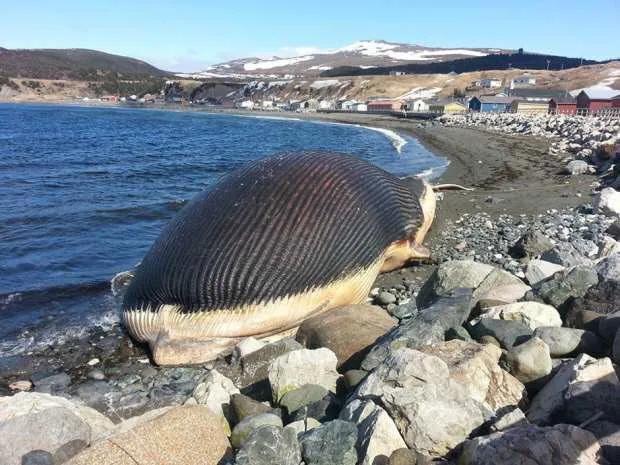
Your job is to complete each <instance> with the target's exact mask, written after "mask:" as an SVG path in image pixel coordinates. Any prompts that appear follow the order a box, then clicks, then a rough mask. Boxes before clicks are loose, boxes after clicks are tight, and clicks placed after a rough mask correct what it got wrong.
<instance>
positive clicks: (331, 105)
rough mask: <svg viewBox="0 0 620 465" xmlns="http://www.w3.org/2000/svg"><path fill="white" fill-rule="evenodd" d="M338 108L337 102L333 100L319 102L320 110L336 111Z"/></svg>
mask: <svg viewBox="0 0 620 465" xmlns="http://www.w3.org/2000/svg"><path fill="white" fill-rule="evenodd" d="M335 108H336V102H334V101H333V100H321V101H320V102H319V110H334V109H335Z"/></svg>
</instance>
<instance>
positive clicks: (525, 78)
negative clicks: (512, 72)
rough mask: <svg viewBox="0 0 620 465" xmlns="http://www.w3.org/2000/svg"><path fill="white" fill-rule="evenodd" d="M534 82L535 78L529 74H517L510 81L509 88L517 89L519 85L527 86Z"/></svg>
mask: <svg viewBox="0 0 620 465" xmlns="http://www.w3.org/2000/svg"><path fill="white" fill-rule="evenodd" d="M535 84H536V78H535V77H534V76H532V75H530V74H523V75H521V76H517V77H515V78H513V79H512V80H511V81H510V88H511V89H518V88H519V87H529V86H533V85H535Z"/></svg>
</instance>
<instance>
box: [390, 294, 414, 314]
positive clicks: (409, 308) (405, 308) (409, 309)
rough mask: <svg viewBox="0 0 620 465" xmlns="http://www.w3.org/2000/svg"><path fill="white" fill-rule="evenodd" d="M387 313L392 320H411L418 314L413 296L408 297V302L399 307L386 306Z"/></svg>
mask: <svg viewBox="0 0 620 465" xmlns="http://www.w3.org/2000/svg"><path fill="white" fill-rule="evenodd" d="M387 311H388V313H389V314H390V315H392V316H393V317H394V318H397V319H399V320H404V319H405V318H411V317H412V316H415V315H416V314H417V313H418V306H417V303H416V301H415V298H414V297H413V296H411V297H410V300H409V302H407V303H401V304H400V305H388V307H387Z"/></svg>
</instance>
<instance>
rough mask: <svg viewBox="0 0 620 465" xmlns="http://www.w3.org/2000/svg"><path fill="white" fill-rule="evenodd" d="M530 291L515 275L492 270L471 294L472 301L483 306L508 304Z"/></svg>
mask: <svg viewBox="0 0 620 465" xmlns="http://www.w3.org/2000/svg"><path fill="white" fill-rule="evenodd" d="M529 290H531V288H530V286H528V285H527V284H525V283H524V282H523V281H521V280H520V279H519V278H517V277H516V276H515V275H513V274H511V273H508V272H507V271H504V270H500V269H499V268H493V270H492V271H491V272H490V273H489V274H488V275H487V276H486V277H485V278H484V280H483V281H482V282H481V283H480V285H479V286H478V287H477V288H476V290H475V291H474V294H473V299H474V301H476V302H479V303H481V304H483V305H485V306H493V305H501V304H509V303H512V302H516V301H517V300H519V299H521V298H523V296H524V295H525V294H526V293H527V292H528V291H529Z"/></svg>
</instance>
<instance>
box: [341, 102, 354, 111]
mask: <svg viewBox="0 0 620 465" xmlns="http://www.w3.org/2000/svg"><path fill="white" fill-rule="evenodd" d="M356 103H357V102H356V101H355V100H345V101H344V102H341V103H340V109H342V110H343V111H353V105H355V104H356Z"/></svg>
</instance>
